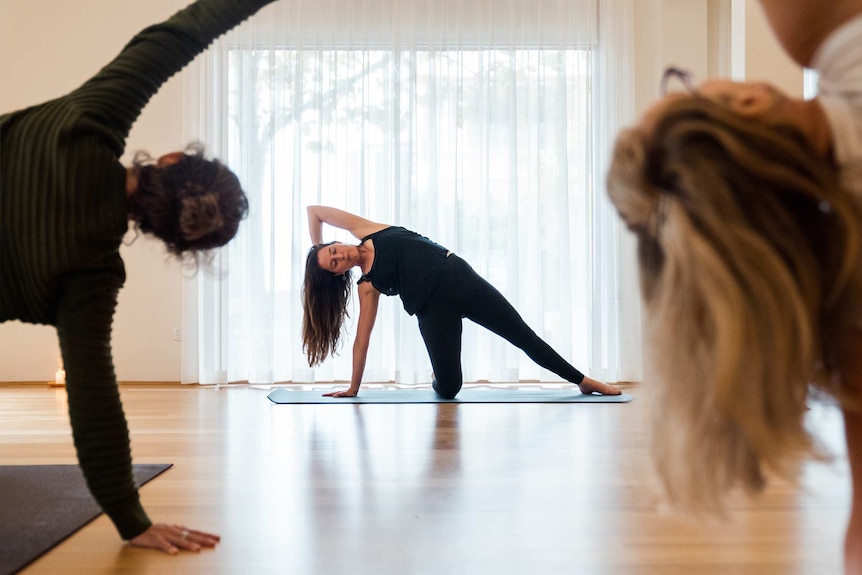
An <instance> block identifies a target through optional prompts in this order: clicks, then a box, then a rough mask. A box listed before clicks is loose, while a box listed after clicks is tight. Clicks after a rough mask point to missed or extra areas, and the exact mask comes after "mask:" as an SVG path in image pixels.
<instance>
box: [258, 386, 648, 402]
mask: <svg viewBox="0 0 862 575" xmlns="http://www.w3.org/2000/svg"><path fill="white" fill-rule="evenodd" d="M335 390H336V389H333V391H335ZM326 392H327V390H322V389H318V390H314V391H308V390H293V389H287V388H284V387H277V388H275V389H274V390H272V391H271V392H270V393H269V395H267V397H268V398H269V399H270V401H272V402H273V403H626V402H629V401H631V400H632V399H634V397H632V396H631V395H629V394H627V393H623V394H621V395H584V394H583V393H581V392H580V391H578V390H577V389H571V390H568V389H560V390H558V389H539V390H536V389H529V390H525V389H462V390H461V392H460V393H459V394H458V396H457V397H456V398H455V399H443V398H442V397H440V396H439V395H437V394H436V393H435V392H434V390H431V389H362V390H360V391H359V395H357V396H356V397H322V395H323V394H324V393H326Z"/></svg>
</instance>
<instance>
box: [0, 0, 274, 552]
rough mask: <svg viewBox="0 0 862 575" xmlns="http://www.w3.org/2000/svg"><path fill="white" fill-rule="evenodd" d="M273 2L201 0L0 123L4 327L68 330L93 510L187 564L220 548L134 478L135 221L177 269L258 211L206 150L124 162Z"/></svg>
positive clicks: (66, 349)
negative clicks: (152, 510)
mask: <svg viewBox="0 0 862 575" xmlns="http://www.w3.org/2000/svg"><path fill="white" fill-rule="evenodd" d="M271 1H272V0H199V1H198V2H195V3H193V4H191V5H189V6H188V7H186V8H185V9H184V10H181V11H180V12H178V13H176V14H175V15H174V16H173V17H171V18H170V19H168V20H167V21H165V22H163V23H161V24H156V25H153V26H150V27H148V28H146V29H145V30H143V31H142V32H140V33H139V34H138V35H136V36H135V37H134V38H133V39H132V40H131V41H130V42H129V43H128V44H127V45H126V47H125V48H123V50H122V51H121V52H120V54H119V55H117V56H116V58H114V59H113V60H112V61H111V62H110V63H108V65H107V66H105V67H104V68H103V69H102V70H101V71H100V72H99V73H97V74H96V75H95V76H93V77H92V78H90V79H89V80H87V81H86V82H85V83H84V84H83V85H82V86H81V87H80V88H78V89H76V90H74V91H72V92H71V93H69V94H67V95H65V96H62V97H60V98H56V99H54V100H51V101H49V102H45V103H43V104H39V105H36V106H31V107H29V108H26V109H24V110H19V111H17V112H12V113H9V114H5V115H2V116H0V323H2V322H5V321H11V320H20V321H22V322H27V323H34V324H45V325H53V326H56V328H57V335H58V338H59V341H60V349H61V353H62V357H63V364H64V367H65V370H66V392H67V394H68V399H69V416H70V419H71V426H72V433H73V436H74V441H75V448H76V450H77V454H78V461H79V463H80V466H81V469H82V471H83V473H84V477H85V478H86V480H87V485H88V486H89V488H90V491H91V492H92V494H93V496H94V498H95V499H96V501H97V502H98V503H99V505H100V506H101V508H102V509H103V510H104V511H105V513H106V514H107V515H108V517H110V518H111V521H113V523H114V525H115V526H116V528H117V530H118V531H119V533H120V536H121V537H122V538H123V539H126V540H128V541H129V542H130V543H131V544H132V545H135V546H140V547H152V548H156V549H161V550H162V551H165V552H167V553H176V552H177V550H178V549H187V550H193V551H194V550H198V549H200V548H201V547H202V546H207V547H211V546H213V545H215V544H216V542H217V541H218V537H217V536H215V535H211V534H208V533H204V532H201V531H195V530H191V529H187V528H185V527H183V526H181V525H165V524H161V523H157V524H153V522H152V521H150V519H149V517H148V516H147V514H146V512H145V511H144V509H143V507H142V506H141V503H140V500H139V497H138V491H137V489H136V487H135V482H134V478H133V475H132V458H131V451H130V449H129V431H128V425H127V422H126V418H125V415H124V413H123V407H122V404H121V402H120V393H119V390H118V388H117V379H116V375H115V373H114V365H113V359H112V356H111V350H112V345H111V324H112V322H113V317H114V310H115V308H116V305H117V295H118V293H119V291H120V288H121V287H122V285H123V283H124V281H125V278H126V274H125V268H124V266H123V261H122V258H121V257H120V244H121V243H122V239H123V235H124V234H125V233H126V231H127V230H128V222H129V220H131V221H132V222H133V223H134V225H135V227H136V228H137V229H139V230H141V231H142V232H145V233H149V234H152V235H154V236H155V237H158V238H159V239H161V240H162V241H164V242H165V245H166V246H167V249H168V251H169V252H170V253H171V254H173V255H176V256H177V257H181V258H186V259H189V260H193V261H197V259H198V254H205V253H206V251H207V250H209V249H211V248H215V247H218V246H221V245H224V244H225V243H226V242H228V241H229V240H230V239H231V238H233V236H234V234H236V231H237V227H238V225H239V222H240V220H242V219H243V218H244V217H245V215H246V212H247V209H248V203H247V200H246V195H245V193H244V192H243V190H242V188H241V186H240V183H239V181H238V180H237V177H236V176H235V175H234V174H233V173H232V172H231V171H230V170H229V169H227V168H226V167H225V166H224V165H222V164H221V163H219V162H218V161H214V160H209V159H206V158H205V157H204V155H203V150H202V148H201V147H200V146H192V147H189V148H188V149H187V150H185V151H184V152H174V153H172V154H167V155H164V156H162V157H160V158H158V159H151V158H149V156H147V155H146V154H139V155H138V157H137V158H136V159H135V161H134V165H133V166H132V167H126V166H123V165H122V164H121V163H120V157H121V156H122V155H123V153H124V151H125V146H126V143H125V142H126V137H127V136H128V134H129V131H130V130H131V128H132V125H133V124H134V122H135V120H136V119H137V118H138V116H139V115H140V113H141V111H142V110H143V108H144V106H145V105H146V104H147V102H148V101H149V100H150V98H151V97H152V96H153V95H154V94H155V93H156V92H157V91H158V89H159V88H160V87H161V85H162V84H163V83H164V82H166V81H167V80H168V78H170V77H171V76H173V75H174V74H175V73H177V72H179V71H180V70H181V69H182V68H184V67H185V66H186V64H188V63H189V62H190V61H191V60H192V59H193V58H194V57H195V56H196V55H197V54H199V53H201V52H202V51H203V50H204V49H206V47H207V46H208V45H209V44H210V43H211V42H212V41H213V40H214V39H215V38H216V37H218V36H220V35H221V34H223V33H225V32H227V31H228V30H229V29H231V28H233V27H234V26H236V25H237V24H239V23H240V22H242V21H243V20H245V19H246V18H248V17H249V16H251V15H252V14H254V13H255V12H256V11H257V10H258V9H260V8H261V7H263V6H264V5H266V4H269V3H270V2H271Z"/></svg>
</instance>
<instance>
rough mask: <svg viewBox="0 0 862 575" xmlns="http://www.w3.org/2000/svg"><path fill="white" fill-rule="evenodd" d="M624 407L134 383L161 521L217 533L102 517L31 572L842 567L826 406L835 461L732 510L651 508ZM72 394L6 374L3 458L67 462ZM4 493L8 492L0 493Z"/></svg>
mask: <svg viewBox="0 0 862 575" xmlns="http://www.w3.org/2000/svg"><path fill="white" fill-rule="evenodd" d="M626 391H628V392H629V393H632V394H633V395H634V396H635V400H634V401H633V402H631V403H628V404H465V405H451V404H430V405H429V404H425V405H303V406H291V405H274V404H272V403H271V402H269V401H268V400H267V399H266V394H267V391H266V390H264V389H256V388H252V387H249V386H238V387H221V388H218V389H216V388H202V387H198V386H192V387H179V386H161V387H152V386H140V385H137V386H126V387H123V389H122V394H123V401H124V405H125V408H126V413H127V416H128V418H129V421H130V425H131V429H132V446H133V452H134V457H135V461H136V462H137V463H162V462H164V463H173V464H174V468H173V469H171V470H169V471H168V472H167V473H165V474H164V475H162V476H160V477H159V478H157V479H155V480H154V481H152V482H151V483H149V484H147V485H146V486H144V487H143V488H142V490H141V494H142V499H143V502H144V505H145V507H146V509H147V510H148V512H149V514H150V515H151V517H152V518H153V519H154V520H156V521H162V522H177V523H185V524H187V525H189V526H192V527H195V528H200V529H203V530H208V531H212V532H216V533H219V534H221V535H222V543H221V544H220V545H219V546H218V547H217V548H216V549H215V550H208V551H202V552H201V553H199V554H191V553H183V554H181V555H179V556H175V557H171V556H167V555H163V554H160V553H158V552H155V551H148V550H141V549H133V548H130V547H128V546H125V545H123V544H122V542H121V541H120V540H119V538H118V536H117V535H116V533H115V531H114V530H113V527H112V525H111V524H110V522H109V521H108V520H107V518H105V517H104V516H102V517H100V518H99V519H97V520H96V521H95V522H93V523H91V524H90V525H88V526H87V527H85V528H84V529H82V530H81V531H79V532H78V533H77V534H75V535H74V536H72V537H71V538H69V539H68V540H67V541H65V542H64V543H62V544H61V545H60V546H58V547H57V548H55V549H54V550H52V551H51V552H50V553H48V554H47V555H45V556H44V557H42V558H41V559H39V560H38V561H37V562H35V563H33V564H32V565H31V566H30V567H29V568H28V569H26V570H25V571H24V572H23V573H24V575H40V574H50V575H57V574H66V573H81V574H84V573H85V574H88V575H97V574H121V573H128V574H135V575H138V574H149V573H153V574H160V575H165V574H173V573H176V574H184V575H185V574H206V575H218V574H230V575H234V574H242V575H246V574H249V575H263V574H269V573H273V574H275V573H278V574H286V573H289V574H298V575H317V574H321V575H335V574H342V573H343V574H349V575H364V574H368V575H371V574H374V575H388V574H393V575H394V574H397V575H424V574H428V575H431V574H434V575H436V574H447V575H448V574H467V575H474V574H475V575H480V574H488V575H507V574H540V575H549V574H550V575H553V574H580V575H599V574H607V575H625V574H644V575H646V574H662V575H669V574H685V575H692V574H697V575H710V574H745V575H749V574H776V575H779V574H780V575H793V574H806V575H832V574H838V573H840V572H841V545H842V536H843V531H844V526H845V522H846V520H847V516H848V508H849V480H848V476H847V465H846V461H845V459H844V457H843V453H844V452H843V448H842V442H841V422H840V417H839V414H838V413H837V410H836V409H835V408H834V407H831V406H825V405H819V406H815V407H814V408H813V409H812V410H811V412H810V419H811V425H812V426H813V427H815V428H816V429H818V430H819V431H820V432H821V433H822V434H823V436H824V438H825V439H826V440H827V443H828V445H829V446H831V447H832V448H833V450H835V451H836V452H838V454H839V457H838V460H837V462H836V463H835V464H833V465H832V466H824V465H815V464H811V465H810V466H809V467H808V468H807V469H806V473H805V477H804V480H803V485H802V486H801V487H791V486H788V485H773V486H772V487H770V489H769V490H768V491H767V493H766V494H765V495H764V496H763V497H762V498H760V499H758V500H756V501H753V502H752V501H745V500H743V499H739V500H735V501H734V504H733V506H732V509H731V513H730V519H729V521H728V522H727V523H723V524H722V523H714V524H703V523H698V522H696V521H694V520H693V519H689V518H685V517H681V516H678V515H672V514H669V513H667V512H665V511H662V510H661V509H660V508H659V507H658V506H657V500H656V498H655V497H654V492H653V490H652V485H653V483H652V482H653V475H652V472H651V468H650V466H649V462H648V460H647V453H646V446H647V435H646V422H647V417H648V415H649V412H650V410H652V409H661V406H660V405H651V404H650V393H649V392H650V390H649V388H647V387H645V386H630V387H628V388H626ZM75 461H76V460H75V457H74V451H73V448H72V444H71V438H70V433H69V424H68V419H67V415H66V406H65V392H64V390H62V389H54V388H49V387H48V386H41V385H31V386H13V387H10V386H6V387H2V386H0V464H3V465H10V464H34V463H35V464H40V463H41V464H51V463H74V462H75ZM0 498H2V494H0Z"/></svg>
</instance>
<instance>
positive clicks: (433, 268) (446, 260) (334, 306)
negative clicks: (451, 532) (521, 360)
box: [302, 206, 620, 399]
mask: <svg viewBox="0 0 862 575" xmlns="http://www.w3.org/2000/svg"><path fill="white" fill-rule="evenodd" d="M324 223H325V224H328V225H331V226H334V227H336V228H340V229H343V230H347V231H349V232H350V233H351V234H352V235H353V236H354V237H355V238H356V239H358V240H360V243H359V244H358V245H347V244H342V243H340V242H330V243H323V224H324ZM308 229H309V233H310V234H311V241H312V244H313V245H312V247H311V249H310V250H309V251H308V256H307V258H306V261H305V280H304V283H303V289H302V311H303V321H302V345H303V350H304V351H305V352H306V354H307V356H308V365H309V366H315V365H317V364H319V363H322V362H323V361H324V360H325V359H326V358H327V357H328V356H330V355H331V354H332V353H334V352H336V351H337V349H338V346H339V342H340V341H341V333H342V329H343V326H344V320H345V318H346V317H347V305H348V303H349V300H350V296H351V291H352V283H351V274H350V270H351V269H353V268H357V267H358V268H359V269H360V271H361V272H362V276H361V277H360V278H359V281H358V282H357V284H358V285H357V291H358V297H359V319H358V321H357V327H356V337H355V339H354V343H353V373H352V376H351V379H350V385H349V386H348V388H347V389H344V390H339V391H335V392H331V393H326V394H324V395H328V396H332V397H353V396H356V395H357V394H358V393H359V387H360V385H361V384H362V375H363V373H364V371H365V360H366V356H367V354H368V344H369V340H370V338H371V331H372V329H373V328H374V323H375V321H376V319H377V304H378V301H379V299H380V294H385V295H388V296H394V295H397V296H399V297H400V298H401V301H402V303H403V304H404V311H406V312H407V313H408V314H410V315H415V316H416V318H417V319H418V321H419V331H420V332H421V334H422V339H423V340H424V341H425V347H426V349H427V350H428V356H429V357H430V359H431V367H432V369H433V370H434V379H433V381H432V387H433V388H434V391H436V392H437V394H438V395H440V396H441V397H443V398H446V399H453V398H454V397H455V396H456V395H457V394H458V392H459V391H460V390H461V385H462V383H463V380H462V374H461V324H462V318H467V319H470V320H471V321H474V322H476V323H477V324H479V325H481V326H482V327H484V328H486V329H489V330H490V331H492V332H494V333H496V334H497V335H499V336H501V337H503V338H505V339H506V340H508V341H509V342H510V343H512V344H513V345H515V346H517V347H518V348H520V349H521V350H523V351H524V352H525V353H526V354H527V355H528V356H529V357H530V359H532V360H533V361H535V362H536V363H537V364H539V365H540V366H542V367H544V368H546V369H548V370H550V371H553V372H554V373H556V374H557V375H559V376H560V377H562V378H564V379H566V380H567V381H570V382H572V383H574V384H576V385H577V386H578V387H579V388H580V390H581V392H582V393H594V392H595V393H599V394H601V395H619V394H620V390H619V389H617V388H615V387H614V386H612V385H608V384H606V383H602V382H600V381H597V380H595V379H592V378H590V377H587V376H585V375H584V374H583V373H581V372H580V371H578V370H577V369H575V367H574V366H572V365H571V364H570V363H569V362H567V361H566V360H565V359H563V358H562V357H561V356H560V354H558V353H557V352H556V351H554V349H553V348H551V346H550V345H548V344H547V343H546V342H545V341H544V340H542V338H540V337H539V336H538V335H537V334H536V333H535V332H534V331H533V330H532V329H530V327H529V326H528V325H527V324H526V323H525V322H524V320H523V319H522V318H521V316H520V314H518V312H517V311H516V310H515V308H514V307H512V305H511V304H510V303H509V302H508V301H507V300H506V298H505V297H503V294H501V293H500V292H499V291H498V290H497V289H496V288H495V287H494V286H492V285H491V284H490V283H488V282H487V281H486V280H485V279H484V278H482V277H481V276H480V275H479V274H477V273H476V272H475V271H474V270H473V268H472V267H470V265H469V264H468V263H467V262H466V261H464V260H463V259H461V258H460V257H458V256H457V255H456V254H454V253H452V252H450V251H449V250H447V249H446V248H444V247H443V246H441V245H439V244H437V243H435V242H433V241H431V240H429V239H428V238H426V237H424V236H421V235H419V234H417V233H416V232H413V231H410V230H407V229H405V228H403V227H400V226H390V225H386V224H381V223H377V222H372V221H370V220H367V219H365V218H363V217H360V216H357V215H355V214H351V213H349V212H345V211H342V210H339V209H337V208H330V207H327V206H309V208H308Z"/></svg>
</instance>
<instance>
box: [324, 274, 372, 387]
mask: <svg viewBox="0 0 862 575" xmlns="http://www.w3.org/2000/svg"><path fill="white" fill-rule="evenodd" d="M357 291H358V292H359V321H358V322H357V326H356V339H355V340H354V341H353V374H352V376H351V377H350V387H349V388H348V389H345V390H343V391H333V392H331V393H324V394H323V395H325V396H329V397H355V396H356V395H357V394H358V393H359V386H360V385H362V374H363V373H364V372H365V360H366V359H367V358H368V343H369V342H370V341H371V332H372V330H373V329H374V322H375V321H376V320H377V304H378V303H379V301H380V292H379V291H377V290H376V289H375V288H374V287H373V286H372V285H371V282H364V283H361V284H359V288H358V290H357Z"/></svg>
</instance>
